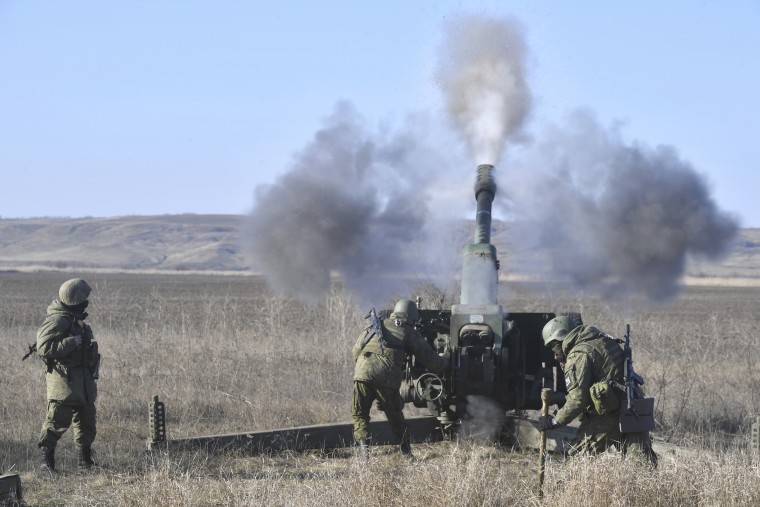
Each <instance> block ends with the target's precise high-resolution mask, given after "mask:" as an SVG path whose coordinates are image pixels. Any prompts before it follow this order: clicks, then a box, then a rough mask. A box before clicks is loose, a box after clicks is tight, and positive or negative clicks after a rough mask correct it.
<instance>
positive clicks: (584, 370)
mask: <svg viewBox="0 0 760 507" xmlns="http://www.w3.org/2000/svg"><path fill="white" fill-rule="evenodd" d="M543 338H544V343H545V344H546V346H547V347H549V348H550V349H552V350H553V351H554V354H555V358H557V359H558V360H559V361H560V362H561V363H562V361H563V360H564V361H565V364H564V365H563V370H564V373H565V383H566V384H567V399H566V402H565V404H564V406H563V407H562V408H561V409H560V410H559V411H558V412H557V414H556V415H555V416H541V417H540V418H539V425H538V427H539V430H540V431H545V430H548V429H552V428H556V427H558V426H564V425H566V424H568V423H570V422H571V421H572V420H573V419H575V418H576V417H578V416H580V421H581V424H580V426H579V427H578V436H577V438H576V440H575V441H574V442H573V443H572V445H571V447H570V451H569V455H570V456H573V455H576V454H581V453H586V454H591V455H596V454H598V453H600V452H604V451H605V450H607V449H608V448H609V447H610V446H612V445H615V446H617V447H618V448H619V449H620V450H621V451H622V453H623V455H626V456H631V457H634V458H635V459H638V460H640V461H643V462H647V463H648V464H649V466H651V467H652V468H654V467H656V466H657V455H656V454H655V453H654V451H653V450H652V441H651V439H650V437H649V432H648V431H642V432H637V433H621V432H620V427H619V417H620V410H619V408H617V407H619V406H621V405H622V404H623V403H625V401H624V399H625V393H623V392H622V391H621V390H619V389H611V391H610V393H609V395H610V396H614V397H615V398H616V399H615V400H613V404H612V407H613V410H610V411H604V412H605V413H603V414H600V413H599V412H598V411H597V410H596V409H595V407H594V404H593V402H592V398H591V388H592V385H595V384H597V383H598V382H604V384H606V383H607V382H608V381H610V380H612V381H614V382H616V383H617V384H618V385H622V384H623V383H624V382H625V380H624V378H623V376H624V362H625V353H624V352H623V348H622V347H621V346H620V344H619V343H618V341H617V340H615V339H614V338H612V337H611V336H609V335H607V334H605V333H602V332H601V331H599V330H598V329H597V328H595V327H593V326H585V325H582V324H581V325H576V322H575V321H574V320H573V319H571V318H570V317H567V316H559V317H556V318H555V319H553V320H551V321H549V322H548V323H547V324H546V325H545V326H544V329H543Z"/></svg>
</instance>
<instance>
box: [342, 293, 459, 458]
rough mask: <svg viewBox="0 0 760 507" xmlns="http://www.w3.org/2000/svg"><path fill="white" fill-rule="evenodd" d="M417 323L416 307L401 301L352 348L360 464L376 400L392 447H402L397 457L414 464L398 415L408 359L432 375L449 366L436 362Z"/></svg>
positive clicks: (441, 359)
mask: <svg viewBox="0 0 760 507" xmlns="http://www.w3.org/2000/svg"><path fill="white" fill-rule="evenodd" d="M418 319H419V313H418V312H417V305H416V304H415V302H414V301H412V300H410V299H401V300H399V302H398V303H396V306H395V307H394V308H393V313H391V315H390V317H388V318H387V319H385V320H384V321H383V322H382V323H381V324H380V326H379V328H373V326H369V327H368V328H367V329H365V330H364V332H363V333H362V334H361V335H360V336H359V338H358V339H357V340H356V344H355V345H354V349H353V355H354V361H355V362H356V366H355V368H354V401H353V407H352V417H353V420H354V440H355V441H356V442H357V443H358V445H359V456H360V457H361V458H363V459H367V458H368V457H369V436H370V435H369V411H370V408H372V402H373V401H375V400H377V405H378V408H380V409H381V410H383V411H384V412H385V415H386V417H387V418H388V423H389V424H390V427H391V432H392V435H393V439H394V442H395V443H397V444H401V446H400V448H401V453H402V454H403V455H404V456H406V457H407V458H409V459H414V457H413V456H412V447H411V442H410V438H409V432H408V431H407V424H406V420H405V419H404V413H403V412H402V410H403V408H404V402H403V400H402V399H401V394H400V393H399V388H400V387H401V380H402V377H403V371H404V365H405V364H406V355H407V354H413V355H414V356H415V357H416V358H417V359H418V360H419V361H421V362H422V363H423V364H424V365H425V366H426V367H427V368H428V369H429V370H430V371H432V372H439V371H441V370H443V369H444V368H445V367H446V364H447V360H446V359H445V358H444V357H440V356H438V354H436V353H435V351H434V350H433V349H432V347H430V345H429V344H428V343H427V342H426V341H425V339H424V338H423V337H422V335H420V333H419V332H417V330H415V329H414V327H413V324H414V322H415V321H417V320H418Z"/></svg>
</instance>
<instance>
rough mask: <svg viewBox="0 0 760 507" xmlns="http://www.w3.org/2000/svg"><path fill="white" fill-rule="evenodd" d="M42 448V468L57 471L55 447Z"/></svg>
mask: <svg viewBox="0 0 760 507" xmlns="http://www.w3.org/2000/svg"><path fill="white" fill-rule="evenodd" d="M40 450H41V451H42V463H41V467H42V469H43V470H47V471H49V472H55V447H41V448H40Z"/></svg>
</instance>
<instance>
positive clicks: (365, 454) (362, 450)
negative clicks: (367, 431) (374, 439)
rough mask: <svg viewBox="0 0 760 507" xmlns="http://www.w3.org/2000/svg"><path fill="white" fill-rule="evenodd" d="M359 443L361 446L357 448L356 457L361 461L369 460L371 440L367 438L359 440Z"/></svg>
mask: <svg viewBox="0 0 760 507" xmlns="http://www.w3.org/2000/svg"><path fill="white" fill-rule="evenodd" d="M357 443H358V444H359V448H358V449H357V452H356V457H357V458H359V459H360V460H361V461H369V441H368V440H366V439H365V440H359V442H357Z"/></svg>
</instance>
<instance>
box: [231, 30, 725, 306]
mask: <svg viewBox="0 0 760 507" xmlns="http://www.w3.org/2000/svg"><path fill="white" fill-rule="evenodd" d="M526 53H527V48H526V44H525V42H524V39H523V30H522V27H521V25H520V24H519V23H518V22H517V21H515V20H512V19H492V18H486V17H481V16H464V17H460V18H456V19H453V20H452V21H451V22H450V23H449V24H448V25H447V27H446V32H445V42H444V44H443V46H442V53H441V55H440V62H439V65H438V69H437V78H438V82H439V84H440V87H441V90H442V91H443V94H444V97H445V102H446V107H447V114H448V115H449V117H450V119H451V121H452V124H453V125H454V126H455V127H456V130H457V133H458V134H459V135H463V136H464V138H465V139H466V141H467V145H468V147H469V150H470V152H471V155H472V156H473V157H474V159H475V164H478V163H493V164H495V165H497V170H496V172H495V175H496V178H497V180H499V181H498V183H499V191H498V193H497V196H496V199H497V201H496V204H497V205H499V204H500V205H501V206H502V207H504V208H505V209H506V211H507V215H506V216H507V217H508V218H509V223H508V224H507V228H508V231H509V232H508V235H507V236H508V238H509V239H510V240H512V243H513V244H512V248H511V252H514V254H513V255H511V256H510V257H509V258H507V259H503V266H504V269H505V270H507V271H509V272H520V271H522V272H527V273H529V274H531V275H535V274H543V275H547V276H551V277H557V276H560V277H563V278H567V279H570V280H571V281H572V282H574V283H575V284H576V285H577V286H578V287H583V288H594V289H600V290H603V291H604V292H605V293H606V294H607V295H609V296H628V295H632V294H636V295H641V296H643V297H645V298H647V299H650V300H655V301H663V300H667V299H669V298H671V297H673V296H674V295H675V294H676V293H677V291H678V281H679V278H680V277H681V276H682V275H683V274H684V270H685V267H686V261H687V259H688V258H689V257H690V256H695V257H704V258H707V259H717V258H719V257H720V256H721V255H722V254H724V253H725V252H726V250H727V249H728V248H729V247H730V246H731V242H732V239H733V238H734V236H735V234H736V232H737V228H738V224H737V222H736V220H735V219H734V218H733V217H731V216H729V215H728V214H726V213H725V212H723V211H721V210H720V209H719V208H718V207H717V205H716V204H715V202H714V201H713V199H712V197H711V195H710V191H709V188H708V186H707V184H706V182H705V181H704V179H703V178H702V177H701V176H700V175H699V174H698V173H697V172H696V171H695V170H694V169H693V168H692V167H691V165H690V164H689V163H688V162H686V161H685V160H683V159H681V158H680V157H679V155H678V153H677V151H676V150H675V149H674V148H673V147H669V146H658V147H655V148H650V147H647V146H644V145H642V144H626V143H625V142H623V140H622V138H621V135H620V132H619V129H618V128H617V127H615V126H613V127H612V128H609V129H605V128H603V127H602V126H600V125H599V124H598V122H597V121H596V119H595V118H594V117H593V115H592V114H591V113H589V112H578V113H576V114H575V115H574V116H573V117H572V118H571V119H570V120H569V121H568V123H567V125H565V126H561V127H560V126H551V127H548V128H546V130H545V131H544V132H541V133H539V134H536V135H534V136H533V138H532V139H530V144H528V143H527V140H528V138H527V136H525V134H524V132H523V128H524V123H525V121H526V119H527V117H528V115H529V111H530V108H531V93H530V90H529V88H528V85H527V82H526V79H525V63H524V60H525V55H526ZM410 118H411V119H410V120H409V122H410V123H409V125H407V127H406V128H405V129H403V130H402V131H400V132H391V131H390V130H388V129H370V128H368V127H367V126H366V125H364V123H363V121H362V119H361V118H360V117H359V115H358V114H357V113H356V111H355V110H354V109H353V107H352V106H351V105H350V104H348V103H340V104H338V106H336V108H335V111H334V112H333V114H332V115H331V116H330V117H329V118H328V119H327V120H326V122H325V125H324V127H323V128H322V129H320V130H319V131H318V132H317V133H316V134H315V136H314V139H313V140H312V141H311V143H310V144H309V145H308V146H306V147H305V148H304V149H303V150H302V151H301V152H300V153H297V154H296V156H295V158H294V160H293V163H292V165H291V167H290V168H289V170H288V171H287V172H286V173H285V174H283V175H282V176H281V177H280V178H278V179H277V181H276V182H275V183H274V184H272V185H269V186H266V187H261V188H258V189H257V190H256V192H255V196H254V206H253V210H252V212H251V214H250V217H249V219H248V224H247V235H246V236H247V238H248V242H249V244H250V252H251V253H252V258H253V261H254V263H255V266H254V267H255V268H259V269H261V270H262V271H263V272H264V273H265V274H266V276H267V279H268V281H269V284H270V286H271V287H272V288H273V289H275V291H277V292H278V293H280V294H282V295H285V296H290V297H296V298H298V299H301V300H303V301H308V302H316V301H319V300H320V299H321V298H322V297H323V296H324V295H325V294H327V293H328V292H329V290H330V287H331V275H335V274H337V275H340V277H341V279H342V280H343V281H344V283H345V285H346V286H347V287H348V288H349V289H351V290H352V291H353V292H354V293H355V294H357V295H358V296H359V298H360V299H361V300H362V302H371V303H372V304H375V305H379V304H384V303H385V302H387V300H388V299H389V298H391V297H396V296H404V297H409V296H410V295H411V294H410V292H409V291H410V290H411V289H412V288H413V287H416V286H418V285H419V284H420V283H423V284H429V283H433V284H435V285H439V284H440V285H439V288H440V290H441V291H442V293H444V294H446V293H448V291H449V290H452V287H453V285H454V282H453V281H454V280H455V274H456V272H457V271H458V269H459V267H460V266H461V254H460V252H461V247H462V245H463V243H465V241H460V238H461V234H459V233H457V232H456V231H455V229H461V221H458V222H455V221H453V220H450V219H451V218H452V217H451V216H447V215H446V210H451V209H454V208H456V209H457V210H462V209H464V208H463V207H462V205H463V204H464V205H467V203H468V199H471V196H472V194H471V190H470V189H471V188H472V181H473V176H474V168H475V167H474V166H475V164H473V166H471V169H472V170H473V171H472V172H471V171H470V170H468V168H466V167H462V165H461V164H458V163H456V162H453V161H456V160H457V159H458V156H459V154H458V153H452V148H451V146H452V144H451V143H446V142H443V143H442V142H438V143H430V142H429V141H428V140H427V139H426V136H429V135H431V134H432V135H439V136H441V133H440V132H438V131H436V130H435V128H434V126H432V127H431V125H429V124H427V123H426V120H425V117H424V116H421V115H417V116H414V117H410ZM446 135H451V132H450V131H449V132H447V133H445V134H443V137H444V138H445V136H446ZM439 139H440V137H439ZM517 141H520V142H521V143H522V145H521V146H519V147H516V148H519V149H513V150H509V152H508V153H509V158H510V160H508V161H505V163H504V164H501V165H499V164H498V161H499V158H500V155H501V154H502V153H503V152H504V148H505V147H506V144H507V143H513V144H514V143H515V142H517ZM453 165H456V167H452V166H453ZM453 169H455V171H454V170H453ZM435 199H437V203H435V202H433V201H432V200H435ZM443 200H446V203H445V204H442V201H443ZM452 202H455V204H454V205H452V204H451V203H452ZM469 203H471V204H473V208H472V209H474V202H473V201H469ZM431 209H432V210H434V213H432V215H434V217H435V218H436V220H437V222H433V221H431V220H429V218H430V215H431V213H430V211H429V210H431ZM460 218H461V215H460ZM445 219H448V220H449V223H445V222H444V221H443V220H445ZM455 237H456V241H452V239H453V238H455ZM537 259H542V260H543V261H544V262H538V261H537Z"/></svg>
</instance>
